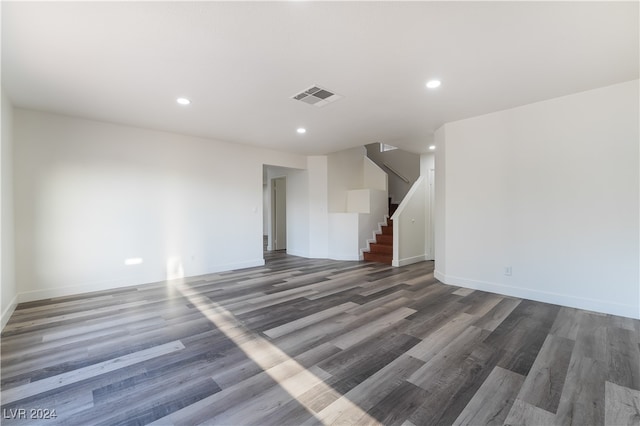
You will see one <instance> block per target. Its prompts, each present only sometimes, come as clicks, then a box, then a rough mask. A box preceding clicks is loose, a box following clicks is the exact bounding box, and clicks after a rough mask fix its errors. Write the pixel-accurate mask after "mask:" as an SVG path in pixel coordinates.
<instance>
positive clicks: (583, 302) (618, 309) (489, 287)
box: [434, 271, 640, 319]
mask: <svg viewBox="0 0 640 426" xmlns="http://www.w3.org/2000/svg"><path fill="white" fill-rule="evenodd" d="M434 276H435V277H436V278H437V279H438V280H439V281H441V282H443V283H445V284H449V285H455V286H459V287H465V288H471V289H474V290H482V291H488V292H490V293H498V294H503V295H506V296H512V297H517V298H520V299H529V300H535V301H538V302H544V303H551V304H554V305H561V306H567V307H569V308H577V309H584V310H587V311H594V312H600V313H604V314H611V315H619V316H623V317H628V318H635V319H640V307H638V306H633V305H623V304H619V303H612V302H607V301H603V300H595V299H588V298H583V297H577V296H573V295H568V294H559V293H551V292H547V291H540V290H536V289H531V288H522V287H514V286H510V285H505V284H498V283H492V282H487V281H479V280H473V279H469V278H463V277H456V276H451V275H445V274H443V273H441V272H440V271H435V272H434Z"/></svg>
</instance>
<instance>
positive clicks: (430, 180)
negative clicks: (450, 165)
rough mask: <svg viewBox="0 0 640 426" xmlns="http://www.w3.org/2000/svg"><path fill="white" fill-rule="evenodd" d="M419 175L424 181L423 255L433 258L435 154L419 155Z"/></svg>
mask: <svg viewBox="0 0 640 426" xmlns="http://www.w3.org/2000/svg"><path fill="white" fill-rule="evenodd" d="M420 176H423V177H424V178H425V180H426V182H425V191H426V192H425V204H426V206H425V215H424V229H425V251H426V253H425V257H426V260H434V259H435V257H434V233H435V232H434V224H435V220H434V215H435V197H434V195H435V155H434V154H422V155H421V156H420Z"/></svg>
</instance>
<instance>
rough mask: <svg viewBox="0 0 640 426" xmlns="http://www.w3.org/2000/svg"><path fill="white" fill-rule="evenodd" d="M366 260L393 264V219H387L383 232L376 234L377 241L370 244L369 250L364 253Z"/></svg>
mask: <svg viewBox="0 0 640 426" xmlns="http://www.w3.org/2000/svg"><path fill="white" fill-rule="evenodd" d="M363 256H364V260H366V261H370V262H379V263H386V264H387V265H391V261H392V260H393V221H392V220H391V219H387V224H386V225H384V226H382V234H376V242H375V243H371V244H370V245H369V251H365V252H364V253H363Z"/></svg>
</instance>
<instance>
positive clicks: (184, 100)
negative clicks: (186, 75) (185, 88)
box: [176, 98, 191, 105]
mask: <svg viewBox="0 0 640 426" xmlns="http://www.w3.org/2000/svg"><path fill="white" fill-rule="evenodd" d="M176 102H177V103H179V104H180V105H189V104H190V103H191V101H190V100H189V99H187V98H178V99H176Z"/></svg>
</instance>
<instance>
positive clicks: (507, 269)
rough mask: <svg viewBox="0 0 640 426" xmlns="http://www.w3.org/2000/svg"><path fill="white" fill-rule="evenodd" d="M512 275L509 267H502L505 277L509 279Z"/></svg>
mask: <svg viewBox="0 0 640 426" xmlns="http://www.w3.org/2000/svg"><path fill="white" fill-rule="evenodd" d="M512 273H513V271H512V270H511V266H505V267H504V274H505V275H506V276H508V277H510V276H511V274H512Z"/></svg>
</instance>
